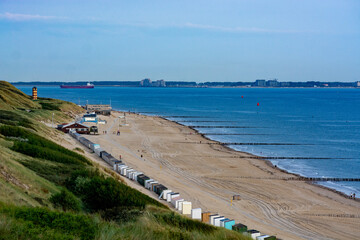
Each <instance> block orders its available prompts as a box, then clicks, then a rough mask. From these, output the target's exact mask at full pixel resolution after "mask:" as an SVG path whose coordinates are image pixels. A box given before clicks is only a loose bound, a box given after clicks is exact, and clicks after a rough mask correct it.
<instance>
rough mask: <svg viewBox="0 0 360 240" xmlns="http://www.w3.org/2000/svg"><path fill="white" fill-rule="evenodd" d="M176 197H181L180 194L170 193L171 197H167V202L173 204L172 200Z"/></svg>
mask: <svg viewBox="0 0 360 240" xmlns="http://www.w3.org/2000/svg"><path fill="white" fill-rule="evenodd" d="M176 197H180V193H178V192H176V193H170V195H168V196H167V198H166V201H168V202H171V200H172V199H173V198H176Z"/></svg>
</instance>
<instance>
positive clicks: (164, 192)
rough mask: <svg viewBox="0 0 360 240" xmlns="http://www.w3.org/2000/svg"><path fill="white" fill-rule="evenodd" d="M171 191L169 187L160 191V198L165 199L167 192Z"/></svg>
mask: <svg viewBox="0 0 360 240" xmlns="http://www.w3.org/2000/svg"><path fill="white" fill-rule="evenodd" d="M171 192H172V190H170V189H167V190H164V191H162V193H161V196H162V199H164V200H166V197H167V194H168V193H171Z"/></svg>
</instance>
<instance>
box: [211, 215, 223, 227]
mask: <svg viewBox="0 0 360 240" xmlns="http://www.w3.org/2000/svg"><path fill="white" fill-rule="evenodd" d="M217 217H220V215H219V214H212V215H210V218H209V219H210V222H209V224H211V225H214V218H217Z"/></svg>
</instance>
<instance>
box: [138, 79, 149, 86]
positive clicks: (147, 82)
mask: <svg viewBox="0 0 360 240" xmlns="http://www.w3.org/2000/svg"><path fill="white" fill-rule="evenodd" d="M140 86H141V87H151V80H150V78H145V79H143V80H141V81H140Z"/></svg>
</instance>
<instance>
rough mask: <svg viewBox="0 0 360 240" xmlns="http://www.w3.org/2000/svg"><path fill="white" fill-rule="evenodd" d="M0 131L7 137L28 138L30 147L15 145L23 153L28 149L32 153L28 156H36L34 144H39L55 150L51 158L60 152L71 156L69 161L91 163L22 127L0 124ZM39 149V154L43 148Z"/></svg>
mask: <svg viewBox="0 0 360 240" xmlns="http://www.w3.org/2000/svg"><path fill="white" fill-rule="evenodd" d="M0 133H1V134H2V135H4V136H7V137H21V138H24V139H28V142H27V143H28V144H30V145H35V146H33V147H32V148H31V147H29V146H24V145H23V146H21V144H20V145H19V146H17V148H18V149H19V151H21V150H22V151H23V152H22V153H24V154H27V152H25V151H28V152H29V153H30V154H33V155H30V156H33V157H34V156H36V153H35V152H36V149H37V147H36V146H40V147H43V148H47V149H49V150H52V151H57V152H58V154H52V158H53V159H54V158H56V159H58V157H54V155H57V156H60V154H62V155H63V156H64V155H67V156H68V157H72V158H73V159H72V160H70V162H74V159H76V162H77V163H80V162H82V163H86V164H88V165H91V163H90V162H89V160H87V159H86V158H85V157H84V156H82V155H80V154H78V153H76V152H73V151H71V150H69V149H66V148H64V147H62V146H60V145H58V144H56V143H54V142H52V141H50V140H47V139H46V138H43V137H41V136H39V135H37V134H34V133H32V132H30V131H28V130H26V129H23V128H20V127H15V126H0ZM15 145H16V144H15ZM15 145H14V146H15ZM15 151H16V150H15ZM40 151H42V154H39V155H44V151H45V150H41V149H40ZM45 156H46V154H45ZM44 159H47V158H44ZM48 160H51V159H48ZM57 161H58V160H57ZM60 162H61V161H60Z"/></svg>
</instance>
